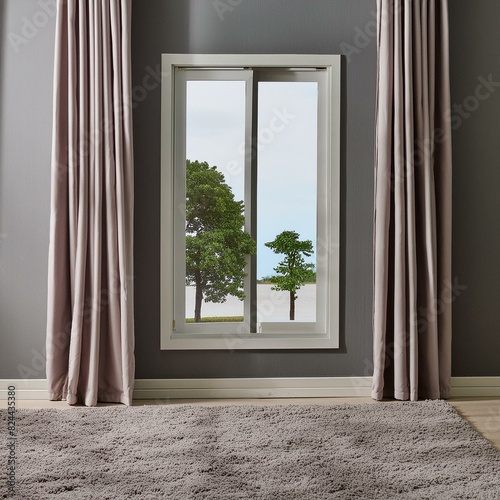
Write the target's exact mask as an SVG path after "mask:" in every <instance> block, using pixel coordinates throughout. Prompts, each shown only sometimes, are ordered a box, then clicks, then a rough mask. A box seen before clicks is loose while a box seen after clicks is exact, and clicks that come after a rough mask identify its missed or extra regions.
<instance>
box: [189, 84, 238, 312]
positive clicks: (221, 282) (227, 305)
mask: <svg viewBox="0 0 500 500" xmlns="http://www.w3.org/2000/svg"><path fill="white" fill-rule="evenodd" d="M244 141H245V82H243V81H188V82H187V89H186V158H187V160H188V162H191V163H194V162H198V163H199V164H203V163H204V162H206V163H207V164H208V167H210V170H212V167H215V168H216V171H217V172H218V173H220V174H222V175H223V178H222V177H219V181H217V180H216V179H215V177H214V176H213V175H212V174H211V173H210V172H209V171H205V172H203V167H200V166H197V167H194V166H191V167H190V166H187V167H186V171H187V175H186V177H187V179H186V191H187V193H186V194H187V213H186V275H187V277H188V280H187V281H188V282H187V283H186V318H187V319H190V318H193V319H194V318H195V309H196V310H197V311H198V312H199V308H200V307H201V317H202V318H203V321H205V320H207V318H212V320H213V319H214V318H224V320H226V321H227V320H228V318H233V319H234V320H240V321H241V319H242V316H243V301H241V300H239V298H238V297H235V296H234V295H231V294H230V293H227V291H228V287H230V285H229V282H228V280H227V276H225V277H224V275H223V272H222V271H221V269H220V267H221V266H223V264H224V257H223V255H222V252H223V251H224V246H226V247H227V245H224V242H223V240H222V239H221V238H220V234H221V228H222V227H223V226H224V224H225V223H228V220H225V219H224V217H225V216H224V210H218V209H217V206H218V204H219V203H223V200H224V199H226V198H225V197H224V195H225V194H226V195H227V190H228V189H230V190H231V192H232V194H233V195H234V200H235V201H242V200H243V198H244ZM190 179H192V181H191V182H190ZM217 183H218V184H217ZM221 184H223V185H225V186H226V187H221ZM217 189H219V191H217ZM214 193H215V194H214ZM212 194H213V196H212ZM190 198H191V201H192V203H191V204H190V201H189V199H190ZM194 200H196V201H194ZM233 208H234V205H233ZM214 214H215V215H214ZM217 214H218V215H217ZM235 218H237V217H235V216H233V220H234V219H235ZM238 220H239V219H238ZM193 221H194V222H193ZM229 222H230V221H229ZM209 232H212V234H211V235H210V234H209ZM204 252H205V253H204ZM210 259H212V260H210ZM218 266H219V267H218ZM197 270H198V271H199V273H198V274H197V272H196V271H197ZM217 270H218V272H216V271H217ZM229 274H231V273H229ZM196 282H197V283H198V287H199V290H202V293H203V301H202V302H201V305H200V304H198V307H196V296H197V294H196V285H195V283H196ZM234 286H235V285H234V283H233V290H234ZM236 289H239V290H240V291H241V292H242V289H241V288H240V287H239V286H237V285H236ZM198 296H199V295H198ZM221 320H222V319H221Z"/></svg>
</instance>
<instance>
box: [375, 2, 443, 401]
mask: <svg viewBox="0 0 500 500" xmlns="http://www.w3.org/2000/svg"><path fill="white" fill-rule="evenodd" d="M377 8H378V77H377V111H376V140H375V142H376V151H375V162H376V164H375V220H374V309H373V330H374V345H373V349H374V352H373V356H374V374H373V388H372V397H373V398H374V399H382V398H383V397H394V398H396V399H401V400H407V399H411V400H416V399H418V398H428V399H435V398H448V397H449V395H450V379H451V302H452V294H451V287H452V284H451V281H452V280H451V127H450V119H449V117H450V114H449V112H450V85H449V60H448V10H447V9H448V5H447V0H399V1H398V0H377Z"/></svg>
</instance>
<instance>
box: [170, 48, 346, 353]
mask: <svg viewBox="0 0 500 500" xmlns="http://www.w3.org/2000/svg"><path fill="white" fill-rule="evenodd" d="M162 65H163V66H162V78H163V80H162V183H161V210H162V213H161V347H162V349H306V348H307V349H309V348H337V347H338V312H339V305H338V301H339V269H338V266H339V157H340V155H339V126H340V125H339V123H340V56H323V55H187V54H184V55H182V54H164V55H163V60H162ZM297 287H298V288H297Z"/></svg>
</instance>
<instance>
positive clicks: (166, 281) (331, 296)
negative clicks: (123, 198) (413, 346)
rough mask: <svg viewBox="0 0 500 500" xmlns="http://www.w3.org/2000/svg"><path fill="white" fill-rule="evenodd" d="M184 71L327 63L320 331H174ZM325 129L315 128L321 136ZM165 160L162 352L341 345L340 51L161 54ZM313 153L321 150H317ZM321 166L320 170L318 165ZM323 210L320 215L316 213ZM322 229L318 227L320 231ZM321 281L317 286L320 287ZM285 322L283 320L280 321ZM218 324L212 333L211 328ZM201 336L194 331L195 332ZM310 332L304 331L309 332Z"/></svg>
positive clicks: (269, 327) (232, 326) (230, 327)
mask: <svg viewBox="0 0 500 500" xmlns="http://www.w3.org/2000/svg"><path fill="white" fill-rule="evenodd" d="M179 66H180V67H185V68H210V69H212V68H217V69H218V68H220V69H221V70H222V69H226V68H241V69H243V68H254V69H258V68H276V69H279V68H301V69H307V68H312V69H316V68H324V69H325V70H326V73H327V85H326V87H327V92H326V93H327V96H326V98H327V101H328V103H329V104H328V106H327V107H326V113H325V116H324V120H326V122H327V126H326V127H325V129H329V132H330V133H329V136H328V137H325V155H326V158H325V159H326V165H327V169H326V173H325V174H326V177H327V178H326V179H321V178H320V177H318V185H320V183H321V185H324V186H325V188H324V189H323V192H324V193H325V194H326V193H328V196H327V197H326V200H322V201H320V200H319V202H321V203H323V202H324V203H326V213H328V215H327V216H326V218H325V219H326V220H322V219H321V218H320V217H319V218H318V227H319V226H320V225H324V227H325V228H326V222H327V221H328V222H329V225H328V227H327V228H326V231H325V232H324V233H323V234H326V235H327V241H317V245H316V251H317V256H316V258H317V259H325V260H326V261H327V265H326V267H327V272H326V273H325V279H326V283H324V284H323V286H324V291H325V295H326V298H325V300H326V304H325V309H326V311H327V314H326V325H323V326H322V327H321V332H319V333H318V332H317V326H315V327H314V328H315V329H316V333H315V331H310V330H311V326H312V325H317V324H318V323H321V321H320V319H319V318H318V322H317V323H316V324H315V323H312V324H311V323H300V322H294V323H290V324H289V323H287V332H286V333H283V332H281V333H278V332H276V329H277V328H278V329H281V328H282V327H281V328H280V326H278V325H276V324H273V323H270V322H265V323H262V324H261V325H262V333H253V334H250V333H246V332H248V328H247V326H246V325H245V324H244V323H226V324H224V323H218V324H217V325H211V327H212V328H209V329H208V330H207V328H205V326H206V324H200V325H194V328H191V327H192V326H193V325H190V330H191V332H190V333H182V334H179V333H178V332H176V331H175V324H174V318H175V314H174V313H175V311H174V295H175V293H174V273H175V270H176V269H178V268H179V267H181V266H178V265H175V263H174V242H173V240H174V239H175V238H173V235H174V231H175V224H174V214H175V212H176V209H175V206H174V205H175V202H174V189H173V186H174V170H175V168H174V162H175V148H176V143H175V141H176V138H175V129H176V123H175V117H174V116H173V115H174V113H173V110H174V109H175V102H174V99H175V81H174V77H175V72H176V71H175V69H176V67H179ZM321 132H322V131H321V130H319V133H321ZM161 136H162V157H161V289H160V293H161V296H160V327H161V335H160V338H161V343H160V347H161V349H168V350H172V349H192V350H198V349H200V350H201V349H219V350H220V349H335V348H338V347H339V248H340V241H339V230H340V227H339V226H340V189H339V186H340V182H339V181H340V56H338V55H281V54H280V55H267V54H266V55H222V54H217V55H204V54H203V55H200V54H163V55H162V133H161ZM318 154H320V152H319V151H318ZM320 171H321V169H320ZM318 215H320V214H318ZM318 232H319V231H318ZM320 288H321V286H318V284H317V289H318V290H320ZM280 325H282V324H280ZM213 327H215V328H216V329H217V331H215V330H214V329H213ZM198 329H199V330H203V333H201V332H200V333H196V331H197V330H198ZM308 330H309V332H308Z"/></svg>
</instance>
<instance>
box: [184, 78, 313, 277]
mask: <svg viewBox="0 0 500 500" xmlns="http://www.w3.org/2000/svg"><path fill="white" fill-rule="evenodd" d="M187 101H188V104H187V134H186V136H187V144H186V156H187V158H188V159H189V160H198V161H207V162H208V163H209V164H210V165H211V166H217V168H218V170H219V171H220V172H222V173H223V174H224V176H225V179H226V182H227V184H229V185H230V186H231V188H232V190H233V193H234V195H235V198H236V199H237V200H243V199H244V152H245V151H244V148H245V145H244V131H245V117H244V108H245V82H239V81H190V82H188V99H187ZM316 137H317V88H316V83H309V82H307V83H305V82H300V83H299V82H260V83H259V119H258V156H257V158H258V203H257V205H258V212H257V227H258V232H257V277H258V278H260V277H263V276H266V275H271V274H274V272H273V267H274V266H276V265H277V263H278V262H279V261H280V260H281V259H282V256H280V255H276V254H274V253H273V252H272V251H271V250H269V249H267V248H266V247H265V246H264V243H265V242H267V241H272V240H273V239H274V238H275V236H276V235H277V234H279V233H280V232H281V231H284V230H294V231H297V232H298V233H299V234H300V236H301V239H309V240H312V241H313V243H315V240H316V190H317V186H316V149H317V148H316ZM310 261H311V262H313V261H314V260H313V258H311V259H310Z"/></svg>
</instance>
